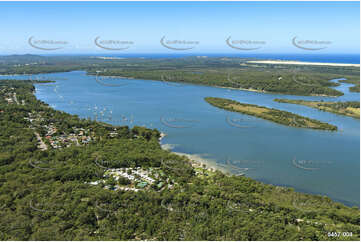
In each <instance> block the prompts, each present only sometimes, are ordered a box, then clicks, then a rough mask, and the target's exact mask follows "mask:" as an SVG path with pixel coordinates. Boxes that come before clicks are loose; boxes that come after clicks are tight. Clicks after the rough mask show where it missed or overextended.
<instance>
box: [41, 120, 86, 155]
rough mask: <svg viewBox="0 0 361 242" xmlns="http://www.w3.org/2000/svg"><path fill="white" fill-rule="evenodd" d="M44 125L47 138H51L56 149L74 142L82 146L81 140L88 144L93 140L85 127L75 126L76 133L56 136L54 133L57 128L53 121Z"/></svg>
mask: <svg viewBox="0 0 361 242" xmlns="http://www.w3.org/2000/svg"><path fill="white" fill-rule="evenodd" d="M43 127H44V128H46V130H47V133H46V136H45V138H46V139H47V140H49V142H50V145H51V146H52V147H53V148H54V149H58V148H62V147H64V146H65V147H69V146H71V145H72V144H75V145H77V146H80V143H79V141H80V142H81V143H82V144H88V143H89V142H90V141H92V138H91V137H90V136H89V135H87V133H88V131H85V129H83V128H73V130H74V133H70V134H62V135H56V136H54V134H56V132H57V128H56V127H55V126H54V124H53V123H50V124H49V125H44V126H43Z"/></svg>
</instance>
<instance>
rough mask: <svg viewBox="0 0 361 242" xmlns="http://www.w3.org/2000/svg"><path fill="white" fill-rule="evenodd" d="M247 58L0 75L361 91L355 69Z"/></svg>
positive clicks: (28, 69) (13, 68) (11, 61)
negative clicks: (83, 75) (342, 85)
mask: <svg viewBox="0 0 361 242" xmlns="http://www.w3.org/2000/svg"><path fill="white" fill-rule="evenodd" d="M249 60H250V59H249V58H248V59H247V58H228V57H204V56H198V57H186V58H118V59H117V58H114V59H106V58H101V57H88V56H71V57H69V56H46V57H45V56H34V55H23V56H16V55H15V56H3V57H1V56H0V74H38V73H52V72H65V71H72V70H85V71H87V73H88V74H89V75H96V74H98V75H103V76H122V77H129V78H135V79H146V80H158V81H164V82H177V83H193V84H200V85H210V86H220V87H229V88H237V89H248V90H255V91H259V92H272V93H283V94H290V95H305V96H308V95H315V96H317V95H323V96H341V95H343V93H342V92H340V91H337V90H335V89H333V88H332V87H335V86H338V85H339V83H335V82H330V81H329V80H331V79H336V78H346V80H345V81H343V82H349V83H353V84H355V86H354V87H351V88H350V89H351V90H352V91H359V84H360V69H359V68H356V67H337V66H307V65H284V64H282V65H281V64H255V63H251V62H248V61H249Z"/></svg>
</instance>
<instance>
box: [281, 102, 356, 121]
mask: <svg viewBox="0 0 361 242" xmlns="http://www.w3.org/2000/svg"><path fill="white" fill-rule="evenodd" d="M274 101H275V102H279V103H290V104H298V105H304V106H307V107H311V108H316V109H318V110H321V111H325V112H330V113H336V114H339V115H344V116H349V117H353V118H357V119H360V102H356V101H350V102H324V101H306V100H292V99H278V98H276V99H274Z"/></svg>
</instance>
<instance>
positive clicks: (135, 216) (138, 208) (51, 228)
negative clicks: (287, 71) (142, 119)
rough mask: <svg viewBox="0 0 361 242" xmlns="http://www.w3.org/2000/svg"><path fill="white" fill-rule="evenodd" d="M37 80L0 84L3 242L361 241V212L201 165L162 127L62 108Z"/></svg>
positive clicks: (217, 102) (0, 232)
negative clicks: (48, 99)
mask: <svg viewBox="0 0 361 242" xmlns="http://www.w3.org/2000/svg"><path fill="white" fill-rule="evenodd" d="M38 83H39V82H38V81H34V80H32V81H30V80H1V81H0V127H1V132H0V143H1V146H0V167H1V169H0V182H1V183H0V184H1V185H0V204H1V210H0V214H1V220H0V239H1V240H99V239H100V238H101V240H104V241H107V240H238V241H242V240H330V233H332V232H333V231H336V232H337V231H343V232H345V233H346V232H347V237H344V238H343V239H345V240H353V241H355V240H359V238H360V210H359V208H358V207H352V208H351V207H348V206H345V205H343V204H341V203H338V202H334V201H332V200H331V199H330V198H328V197H326V196H321V195H309V194H303V193H299V192H295V191H294V189H293V188H288V187H281V186H274V185H268V184H264V183H261V182H258V181H255V180H253V179H250V178H248V177H246V176H236V175H227V174H225V173H222V172H220V171H218V170H214V169H210V168H208V167H206V165H199V164H196V163H195V162H192V161H191V160H189V159H188V158H187V157H186V156H180V155H177V154H174V153H172V152H170V151H167V150H164V149H162V148H161V145H160V143H159V138H160V136H161V134H160V132H159V131H157V130H155V129H148V128H145V127H137V126H135V127H132V128H129V127H128V126H113V125H110V124H105V123H101V122H97V121H94V120H90V119H82V118H79V117H78V116H76V115H70V114H68V113H65V112H62V111H58V110H54V109H53V108H52V107H50V106H49V105H48V104H46V103H44V102H42V101H40V100H37V99H36V97H35V96H34V94H33V93H34V91H35V88H34V84H38ZM207 100H208V101H210V102H212V103H214V104H215V105H220V104H222V105H220V106H221V107H222V108H223V107H226V108H229V106H230V105H232V106H233V107H234V110H238V107H240V108H239V110H244V109H243V106H242V105H239V104H237V103H236V102H234V101H229V100H224V99H215V98H208V99H207ZM232 109H233V108H232ZM249 109H250V110H254V111H260V112H259V115H261V116H262V115H264V112H266V109H262V108H261V107H259V108H256V107H253V106H250V108H249ZM246 111H247V109H246ZM246 111H244V112H246ZM267 111H268V110H267ZM247 112H248V111H247ZM271 117H273V116H271ZM286 117H287V116H286ZM292 117H293V116H292ZM296 119H298V117H296ZM286 120H287V119H286ZM302 120H304V119H300V122H301V121H302ZM305 122H306V123H307V124H308V123H309V124H310V125H311V124H314V123H313V122H310V121H308V120H306V121H305ZM316 124H317V123H316ZM325 127H327V126H325ZM336 232H335V233H336Z"/></svg>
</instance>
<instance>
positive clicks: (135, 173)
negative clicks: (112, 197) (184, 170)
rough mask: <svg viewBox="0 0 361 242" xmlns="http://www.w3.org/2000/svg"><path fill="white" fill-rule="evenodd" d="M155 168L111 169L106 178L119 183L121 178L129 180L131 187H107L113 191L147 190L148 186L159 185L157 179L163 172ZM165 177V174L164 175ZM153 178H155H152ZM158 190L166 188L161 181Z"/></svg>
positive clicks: (95, 183) (93, 183)
mask: <svg viewBox="0 0 361 242" xmlns="http://www.w3.org/2000/svg"><path fill="white" fill-rule="evenodd" d="M156 171H157V172H155V169H153V168H149V169H148V170H145V169H142V168H141V167H136V168H118V169H109V170H107V171H106V173H105V174H104V175H105V177H110V176H111V177H113V178H114V180H116V181H118V180H119V178H120V177H123V178H126V179H128V180H129V181H130V182H131V184H130V185H127V186H125V185H122V186H120V185H115V186H113V187H112V188H110V186H105V188H106V189H113V190H123V191H139V190H140V189H144V188H146V187H147V186H148V185H151V184H155V183H157V180H156V179H155V178H157V177H159V174H158V172H161V173H162V171H161V170H156ZM163 175H164V173H163ZM151 176H153V177H151ZM102 182H104V180H103V181H95V182H90V183H89V184H91V185H98V184H100V183H102ZM156 186H157V187H158V189H161V188H162V187H163V186H164V182H163V181H160V182H158V183H157V184H156Z"/></svg>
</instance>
